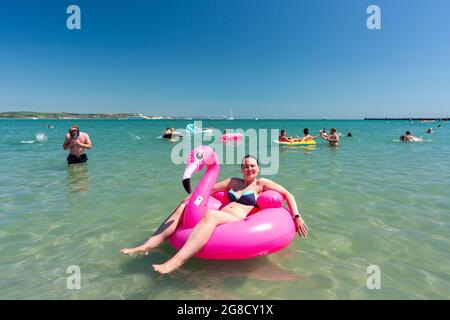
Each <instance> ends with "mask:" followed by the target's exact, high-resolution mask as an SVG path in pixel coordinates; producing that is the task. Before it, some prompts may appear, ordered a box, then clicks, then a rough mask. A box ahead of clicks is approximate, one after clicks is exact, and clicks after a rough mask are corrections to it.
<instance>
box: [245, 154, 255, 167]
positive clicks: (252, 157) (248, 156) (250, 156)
mask: <svg viewBox="0 0 450 320" xmlns="http://www.w3.org/2000/svg"><path fill="white" fill-rule="evenodd" d="M247 158H251V159H255V160H256V164H257V165H258V166H259V161H258V159H256V157H254V156H252V155H251V154H248V155H246V156H245V157H244V159H242V162H244V160H245V159H247ZM241 168H242V163H241Z"/></svg>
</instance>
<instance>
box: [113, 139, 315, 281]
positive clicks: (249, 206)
mask: <svg viewBox="0 0 450 320" xmlns="http://www.w3.org/2000/svg"><path fill="white" fill-rule="evenodd" d="M198 150H201V151H200V152H199V151H198ZM209 150H211V149H210V148H208V147H205V146H203V149H199V148H196V149H194V150H193V153H192V154H191V162H190V163H188V165H187V167H186V170H185V173H184V175H183V185H184V187H185V189H186V191H188V192H189V193H190V192H191V187H190V178H191V176H192V175H193V174H194V173H195V172H198V171H200V170H201V167H202V166H203V163H202V164H200V162H202V161H203V159H204V158H205V159H206V158H208V157H209V158H210V159H211V156H210V155H209V153H211V152H210V151H209ZM212 152H213V151H212ZM214 156H215V154H214ZM192 158H194V160H195V161H192ZM195 158H196V159H195ZM207 161H208V160H206V162H207ZM207 165H208V164H207ZM214 165H216V164H214ZM217 167H218V165H217ZM208 169H209V165H208ZM208 169H207V173H205V176H206V175H207V174H208ZM210 171H212V170H210ZM241 172H242V179H240V178H229V179H226V180H224V181H221V182H218V183H215V184H214V181H216V180H215V179H217V175H218V169H217V173H216V175H214V174H212V175H211V177H210V178H208V179H207V181H206V183H204V184H208V183H212V184H213V185H212V184H211V187H212V190H211V194H213V193H214V192H216V193H217V192H220V191H225V193H223V196H224V197H226V198H227V199H226V200H227V201H225V203H227V204H225V205H223V206H221V207H220V208H219V210H212V209H211V208H208V210H207V211H206V213H205V214H204V215H203V216H200V217H198V222H191V223H189V221H188V222H187V223H186V215H187V213H186V212H185V214H184V215H182V213H183V212H184V211H185V208H186V206H188V208H189V206H192V207H193V208H192V210H191V211H193V210H195V209H198V208H199V207H201V205H200V203H202V199H203V198H201V197H200V196H198V194H199V193H197V189H199V186H197V188H196V190H195V192H194V195H193V197H192V199H190V198H191V196H190V195H189V196H188V197H186V198H185V199H184V200H183V201H182V202H181V203H180V204H179V205H178V207H177V208H176V209H175V210H174V212H172V214H171V215H170V216H169V217H168V218H167V219H166V220H165V221H164V222H163V223H162V224H161V226H160V227H159V228H158V230H157V231H156V232H155V233H154V234H153V235H152V236H151V237H150V238H149V239H148V240H147V241H146V242H145V243H144V244H142V245H140V246H137V247H135V248H127V249H122V250H121V253H124V254H128V255H131V254H133V253H136V252H139V253H145V254H148V252H149V251H150V250H152V249H154V248H156V247H158V246H159V245H160V244H161V243H163V242H164V241H165V240H166V239H169V240H170V242H171V244H173V245H174V246H175V247H177V248H179V251H178V252H177V254H175V256H173V257H172V258H171V259H169V260H168V261H166V262H165V263H163V264H160V265H153V268H154V270H155V271H157V272H159V273H161V274H165V273H169V272H172V271H174V270H176V269H177V268H179V267H180V266H181V265H183V264H184V263H186V262H187V261H188V260H189V259H190V258H191V257H192V256H194V255H196V254H197V253H198V252H199V251H200V250H201V251H200V253H199V255H198V256H200V257H208V258H212V259H217V258H218V259H222V258H231V259H241V258H249V257H254V256H258V255H264V254H267V253H270V252H274V251H276V250H279V249H281V248H282V247H285V246H287V245H288V244H289V242H291V241H292V239H293V237H294V234H295V228H296V229H297V232H298V234H299V235H300V237H302V236H303V237H306V236H307V235H308V227H307V226H306V224H305V223H304V221H303V219H302V218H301V216H300V214H299V211H298V208H297V204H296V201H295V199H294V197H293V196H292V194H291V193H289V192H288V191H287V190H286V189H285V188H283V187H282V186H280V185H279V184H277V183H275V182H273V181H271V180H269V179H264V178H261V179H257V176H258V173H259V163H258V160H257V159H256V158H254V157H253V156H250V155H247V156H245V158H244V159H243V161H242V164H241ZM199 184H200V183H199ZM200 188H201V186H200ZM267 190H274V191H276V192H278V193H279V194H280V195H281V196H282V197H283V199H285V200H286V202H287V205H288V206H289V209H290V211H287V210H286V209H285V208H283V207H281V208H276V209H266V210H262V211H261V213H256V214H254V215H253V216H254V217H255V218H253V216H251V217H248V218H247V219H246V217H247V216H249V214H252V213H254V212H255V211H257V210H258V208H255V207H257V206H258V204H257V203H259V201H258V197H259V196H260V195H261V194H262V193H263V192H265V193H267V192H269V193H270V192H273V191H267ZM206 195H208V194H206ZM199 199H200V200H199ZM188 200H190V201H189V203H187V201H188ZM198 200H199V201H200V202H199V203H197V201H198ZM216 201H217V200H216ZM281 202H282V199H281ZM192 203H193V204H195V205H193V204H192ZM195 206H197V207H195ZM205 206H206V205H205ZM280 206H281V204H280ZM273 208H274V207H273ZM204 209H205V210H206V208H204ZM199 210H200V209H199ZM281 210H283V211H281ZM263 211H266V213H262V212H263ZM290 214H291V215H292V216H293V217H291V216H290ZM183 216H184V217H183ZM257 216H258V217H257ZM269 216H270V218H267V217H269ZM180 217H181V219H180ZM292 218H294V221H295V226H294V223H293V220H292ZM244 219H245V220H246V221H242V220H244ZM258 219H259V220H262V219H266V220H265V221H258V222H257V223H259V224H257V223H256V222H254V221H256V220H258ZM269 219H271V221H272V222H271V221H270V220H269ZM183 220H184V221H183ZM194 220H195V219H194ZM251 220H253V222H252V221H251ZM236 221H238V222H237V223H236V225H233V224H230V225H224V226H220V228H218V229H221V230H218V229H217V231H216V232H214V231H215V229H216V227H217V226H219V225H222V224H227V223H231V222H236ZM249 221H250V222H249ZM246 223H247V225H245V224H246ZM252 223H253V224H252ZM271 223H272V225H275V227H274V228H273V229H270V228H271ZM183 224H184V225H183ZM189 224H192V225H191V226H189ZM277 224H278V226H277ZM281 224H284V225H283V226H284V229H289V230H292V233H291V234H290V235H288V236H287V238H286V236H284V234H285V233H286V231H282V232H284V234H283V235H282V236H279V235H276V234H275V233H276V231H277V229H278V230H279V229H282V228H281V227H280V225H281ZM186 225H187V226H186ZM249 226H250V228H249ZM225 227H227V228H228V229H227V228H225ZM244 228H247V229H246V231H243V230H245V229H244ZM290 228H292V229H290ZM225 229H227V230H225ZM265 229H268V231H266V232H265ZM180 230H181V231H180ZM224 232H228V235H227V236H226V237H223V235H224ZM289 232H290V231H289ZM213 233H214V234H213ZM264 234H265V235H264ZM267 235H268V236H270V237H272V238H273V237H275V240H271V241H272V248H270V247H269V248H263V247H262V245H264V244H265V245H267V243H268V240H267ZM221 236H222V238H221V239H218V240H219V241H220V242H219V241H216V240H217V238H218V237H221ZM263 236H264V237H266V238H265V239H263V240H261V241H260V242H259V243H257V241H258V239H257V238H260V239H262V238H261V237H263ZM283 237H284V240H283V241H284V243H283V244H280V240H279V239H281V238H283ZM289 237H290V238H289ZM174 238H177V239H174ZM217 242H219V243H218V246H216V247H215V248H220V250H222V249H223V248H224V247H225V248H226V250H225V251H224V252H223V253H221V254H222V256H217V255H216V256H214V252H212V253H210V252H206V253H203V255H202V252H204V251H205V250H206V249H207V247H208V246H209V247H210V248H211V247H212V246H214V245H216V244H217ZM242 242H248V243H247V244H245V243H244V245H246V246H247V247H245V248H244V249H241V248H239V250H241V252H231V251H232V250H235V249H236V247H237V246H239V245H240V244H241V243H242ZM250 242H251V243H250ZM227 246H228V247H227ZM232 246H234V247H232ZM258 246H259V247H258ZM257 247H258V248H257ZM255 248H257V249H258V250H260V251H254V250H255ZM213 249H214V248H213ZM215 250H217V249H215ZM245 250H247V251H245ZM251 250H253V251H252V252H250V251H251ZM261 250H262V251H261ZM235 251H236V250H235ZM244 251H245V252H244ZM207 254H209V255H210V256H208V255H207ZM244 254H245V255H244Z"/></svg>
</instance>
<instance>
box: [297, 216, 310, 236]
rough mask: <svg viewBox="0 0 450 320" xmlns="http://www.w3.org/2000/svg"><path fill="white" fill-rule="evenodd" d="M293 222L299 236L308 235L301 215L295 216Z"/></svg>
mask: <svg viewBox="0 0 450 320" xmlns="http://www.w3.org/2000/svg"><path fill="white" fill-rule="evenodd" d="M295 222H296V224H297V232H298V234H299V235H300V238H301V237H305V238H306V236H307V235H308V232H309V229H308V226H307V225H306V223H305V222H304V221H303V219H302V218H301V217H297V218H295Z"/></svg>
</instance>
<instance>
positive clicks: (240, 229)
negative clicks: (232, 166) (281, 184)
mask: <svg viewBox="0 0 450 320" xmlns="http://www.w3.org/2000/svg"><path fill="white" fill-rule="evenodd" d="M205 165H206V172H205V174H204V175H203V177H202V178H201V179H200V182H199V183H198V185H197V187H196V188H195V190H194V193H193V194H192V196H191V198H190V199H189V203H188V204H187V206H186V208H185V211H184V213H183V217H182V218H183V219H182V222H181V223H180V226H179V227H178V228H177V229H176V230H175V232H174V233H173V234H172V236H171V237H170V238H169V242H170V244H172V245H173V246H174V247H175V248H177V249H180V248H181V247H182V246H183V245H184V243H185V242H186V240H187V239H188V237H189V235H190V233H191V231H192V229H193V227H195V225H196V224H197V223H198V222H199V221H200V219H201V218H202V217H203V215H204V214H205V213H206V211H207V210H208V209H211V210H220V208H221V207H223V206H225V205H226V204H227V203H228V199H227V197H226V196H225V193H223V192H218V193H216V194H214V195H212V196H211V191H212V188H213V187H214V184H215V183H216V180H217V177H218V176H219V161H218V159H217V155H216V153H215V152H214V150H213V149H211V148H210V147H208V146H199V147H197V148H195V149H193V150H192V151H191V153H190V155H189V157H188V163H187V165H186V169H185V171H184V174H183V186H184V188H185V189H186V191H187V192H188V193H191V185H190V179H191V177H192V176H193V175H194V174H195V173H196V172H199V171H201V170H202V169H203V167H204V166H205ZM257 204H258V208H255V210H253V211H252V212H251V213H252V214H251V215H249V216H247V217H246V218H245V219H244V220H241V221H236V222H230V223H226V224H222V225H219V226H217V227H216V229H215V230H214V232H213V234H212V235H211V238H210V239H209V241H208V242H207V243H206V245H205V246H204V247H203V248H202V249H201V250H200V251H199V252H198V253H197V254H196V255H195V256H196V257H199V258H205V259H248V258H253V257H258V256H263V255H266V254H269V253H272V252H275V251H278V250H281V249H283V248H285V247H287V246H288V245H289V244H290V243H291V242H292V240H293V239H294V237H295V233H296V227H295V223H294V221H293V218H292V215H291V213H290V212H289V211H288V210H287V209H286V208H284V207H283V206H282V204H283V198H282V196H281V195H280V194H279V193H278V192H276V191H272V190H269V191H265V192H263V193H262V194H261V195H260V196H259V197H258V199H257Z"/></svg>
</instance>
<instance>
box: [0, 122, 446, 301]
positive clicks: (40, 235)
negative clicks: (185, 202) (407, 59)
mask: <svg viewBox="0 0 450 320" xmlns="http://www.w3.org/2000/svg"><path fill="white" fill-rule="evenodd" d="M188 122H189V121H187V120H185V121H181V120H176V121H175V120H174V121H169V120H147V121H145V120H143V121H139V120H80V121H71V120H67V121H66V120H0V155H1V156H0V181H1V183H0V252H1V256H0V274H1V277H0V298H1V299H33V298H42V299H122V298H128V299H429V298H438V299H439V298H443V299H448V298H449V292H450V250H449V248H450V232H449V231H450V197H449V196H450V193H449V187H450V169H449V163H450V148H449V141H450V124H448V123H443V126H442V128H437V125H438V123H419V122H414V123H413V124H410V123H408V122H407V121H388V122H386V121H331V120H329V121H312V120H307V121H306V120H283V121H281V120H279V121H277V120H270V121H269V120H259V121H253V120H252V121H244V120H234V121H219V120H215V121H213V120H210V121H204V122H203V126H204V127H214V128H219V129H224V128H242V129H248V128H256V129H261V128H278V129H287V130H288V134H292V135H300V134H301V131H302V129H303V128H304V127H308V128H310V130H311V132H312V133H314V134H315V133H316V132H317V131H318V130H319V129H321V128H327V129H328V130H329V129H330V128H331V127H333V126H335V127H337V128H338V131H340V132H342V133H346V132H347V131H351V132H352V133H353V137H351V138H347V137H342V138H341V146H340V147H338V148H333V147H329V146H328V145H327V143H326V142H325V141H323V140H320V141H318V145H317V147H316V148H315V149H312V150H310V149H305V148H299V147H291V148H286V147H281V149H280V159H279V161H280V169H279V172H278V173H277V174H276V175H275V176H268V178H270V179H272V180H274V181H276V182H278V183H280V184H282V185H283V186H285V187H286V188H287V189H288V190H289V191H291V193H292V194H293V195H294V196H295V197H296V199H297V201H298V203H299V207H300V209H301V211H302V214H303V217H304V219H305V222H306V223H307V224H308V226H309V228H310V236H309V237H308V238H307V239H302V240H300V238H299V237H297V238H296V239H295V240H294V242H293V243H292V244H291V245H290V246H289V247H288V248H286V249H284V250H282V251H280V252H278V253H275V254H272V255H269V256H267V257H261V258H257V259H252V260H246V261H208V260H201V259H193V260H191V261H190V262H188V263H187V264H186V265H185V266H183V267H182V268H181V269H180V270H179V271H177V272H175V273H173V274H171V275H167V276H160V275H157V274H156V273H154V272H153V270H152V267H151V265H152V264H153V263H160V262H163V261H165V260H167V259H168V258H169V257H170V256H171V255H173V254H174V253H175V250H174V249H173V248H172V247H171V246H170V245H168V244H166V245H163V246H162V247H161V248H159V249H157V250H155V251H153V252H152V253H150V254H149V255H148V256H133V257H128V256H122V255H120V254H119V250H120V249H121V248H123V247H127V246H132V245H137V244H140V243H141V242H142V241H144V240H145V239H146V238H147V237H148V236H149V235H150V234H151V233H152V232H153V230H154V229H155V228H157V227H158V226H159V224H160V223H161V222H162V221H163V220H164V219H165V217H166V216H167V215H168V214H169V213H170V212H171V211H172V210H173V209H174V206H175V205H176V204H177V203H178V202H179V201H180V199H181V198H182V197H183V196H185V192H184V190H183V188H182V185H181V174H182V172H183V169H184V166H183V165H175V164H173V163H172V162H171V158H170V153H171V148H172V147H173V146H174V145H175V144H174V143H170V142H168V141H164V140H160V139H157V137H158V136H159V135H160V134H161V130H162V129H164V128H165V127H168V126H171V127H185V126H186V124H187V123H188ZM48 123H51V124H53V125H55V128H54V129H48V128H47V124H48ZM75 123H76V124H78V125H79V126H80V129H81V131H84V132H87V133H89V135H90V137H91V139H92V142H93V144H94V148H93V150H90V151H88V152H87V153H88V156H89V161H88V164H87V165H79V166H72V167H68V166H67V164H66V162H65V157H66V152H65V151H63V150H62V143H63V140H64V135H65V133H66V132H67V129H68V127H69V126H70V125H72V124H75ZM428 127H432V128H433V129H434V133H433V134H432V135H431V136H429V135H427V134H426V133H425V132H426V129H427V128H428ZM405 130H411V131H412V132H413V133H414V134H415V135H418V136H423V137H424V139H425V141H423V142H421V143H399V142H396V141H394V140H395V139H398V136H399V135H400V134H401V133H402V132H404V131H405ZM230 176H240V171H239V166H238V165H223V166H222V167H221V174H220V178H227V177H230ZM197 181H198V180H197ZM71 265H77V266H79V268H80V271H81V289H80V290H69V289H67V285H66V281H67V277H68V276H70V274H68V273H67V272H66V271H67V268H68V267H69V266H71ZM370 265H377V266H378V267H379V268H380V272H381V289H379V290H376V289H375V290H369V289H368V288H367V285H366V282H367V279H368V277H369V276H370V274H368V273H367V268H368V267H369V266H370Z"/></svg>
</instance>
